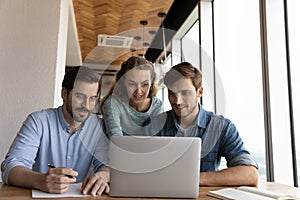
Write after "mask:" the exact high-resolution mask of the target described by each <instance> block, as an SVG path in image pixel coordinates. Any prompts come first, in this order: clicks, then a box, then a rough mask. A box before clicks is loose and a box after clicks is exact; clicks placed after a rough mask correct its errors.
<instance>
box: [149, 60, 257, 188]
mask: <svg viewBox="0 0 300 200" xmlns="http://www.w3.org/2000/svg"><path fill="white" fill-rule="evenodd" d="M164 83H165V84H166V86H167V87H168V98H169V102H170V104H171V106H172V110H170V111H168V112H166V113H163V114H160V115H158V116H156V117H154V118H153V119H152V120H151V123H150V124H149V127H148V128H149V129H147V131H150V132H151V134H152V135H153V134H155V133H156V135H157V136H172V137H174V136H176V137H200V138H201V140H202V151H201V167H200V180H199V184H200V185H208V186H219V185H223V186H224V185H257V183H258V173H257V163H256V162H255V161H254V160H253V158H252V157H251V156H250V154H249V152H248V151H247V150H246V149H245V148H244V146H243V142H242V139H241V138H240V136H239V134H238V131H237V129H236V127H235V125H234V124H233V123H232V122H231V121H230V120H229V119H226V118H224V117H223V116H219V115H215V114H213V113H212V112H208V111H206V110H204V108H203V107H202V106H201V105H200V104H199V103H198V101H199V98H200V97H201V96H202V93H203V88H202V75H201V72H200V71H199V70H198V69H196V68H195V67H194V66H192V65H191V64H190V63H188V62H183V63H180V64H178V65H176V66H174V67H172V68H171V70H170V71H169V72H167V73H166V76H165V80H164ZM148 134H149V133H148ZM221 157H225V159H226V161H227V167H228V168H226V169H223V170H218V168H219V165H220V160H221ZM183 170H184V169H183Z"/></svg>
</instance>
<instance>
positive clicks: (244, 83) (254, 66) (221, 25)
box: [214, 0, 266, 180]
mask: <svg viewBox="0 0 300 200" xmlns="http://www.w3.org/2000/svg"><path fill="white" fill-rule="evenodd" d="M214 8H215V10H214V14H215V16H214V17H215V24H214V26H215V27H214V28H215V55H216V57H215V64H216V70H217V71H216V72H217V73H218V74H220V77H221V79H219V80H218V79H217V80H216V81H217V84H218V85H217V91H216V99H217V113H218V114H223V115H224V116H225V117H228V118H229V119H231V120H232V122H233V123H234V124H235V125H236V126H237V129H238V130H239V133H240V135H241V137H242V139H243V141H244V143H245V146H246V148H247V149H248V150H249V151H250V153H251V154H252V155H253V157H254V158H255V159H256V161H257V162H258V164H259V174H260V178H261V179H262V180H266V171H265V170H266V168H265V136H264V134H265V133H264V114H263V96H262V94H263V91H262V75H261V50H260V25H259V24H260V22H259V1H258V0H215V1H214ZM220 89H221V90H224V91H220ZM222 92H223V93H224V94H225V95H224V98H222V95H220V96H218V95H219V94H221V93H222ZM220 97H221V98H220Z"/></svg>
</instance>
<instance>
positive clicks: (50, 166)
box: [48, 163, 74, 178]
mask: <svg viewBox="0 0 300 200" xmlns="http://www.w3.org/2000/svg"><path fill="white" fill-rule="evenodd" d="M48 167H49V168H55V166H53V165H51V164H50V163H49V164H48ZM64 175H65V176H66V177H68V178H74V177H73V176H71V175H68V174H64Z"/></svg>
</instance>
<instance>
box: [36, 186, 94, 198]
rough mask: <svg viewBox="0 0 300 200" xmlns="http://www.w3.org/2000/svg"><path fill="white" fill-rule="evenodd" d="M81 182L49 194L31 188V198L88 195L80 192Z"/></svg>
mask: <svg viewBox="0 0 300 200" xmlns="http://www.w3.org/2000/svg"><path fill="white" fill-rule="evenodd" d="M81 185H82V183H74V184H70V185H69V189H68V191H67V192H65V193H63V194H50V193H47V192H42V191H39V190H32V198H62V197H85V196H86V197H88V196H91V195H84V194H82V193H81V192H80V190H81Z"/></svg>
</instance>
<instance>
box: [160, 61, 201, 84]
mask: <svg viewBox="0 0 300 200" xmlns="http://www.w3.org/2000/svg"><path fill="white" fill-rule="evenodd" d="M181 78H187V79H191V81H192V83H193V85H194V87H195V89H196V90H197V89H199V88H200V87H201V86H202V73H201V72H200V71H199V70H198V69H197V68H195V67H194V66H193V65H192V64H191V63H189V62H182V63H179V64H177V65H175V66H173V67H172V68H171V69H170V70H169V71H168V72H167V73H166V76H165V78H164V83H165V85H166V86H167V87H168V86H170V85H172V84H173V83H174V82H176V81H177V80H179V79H181Z"/></svg>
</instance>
